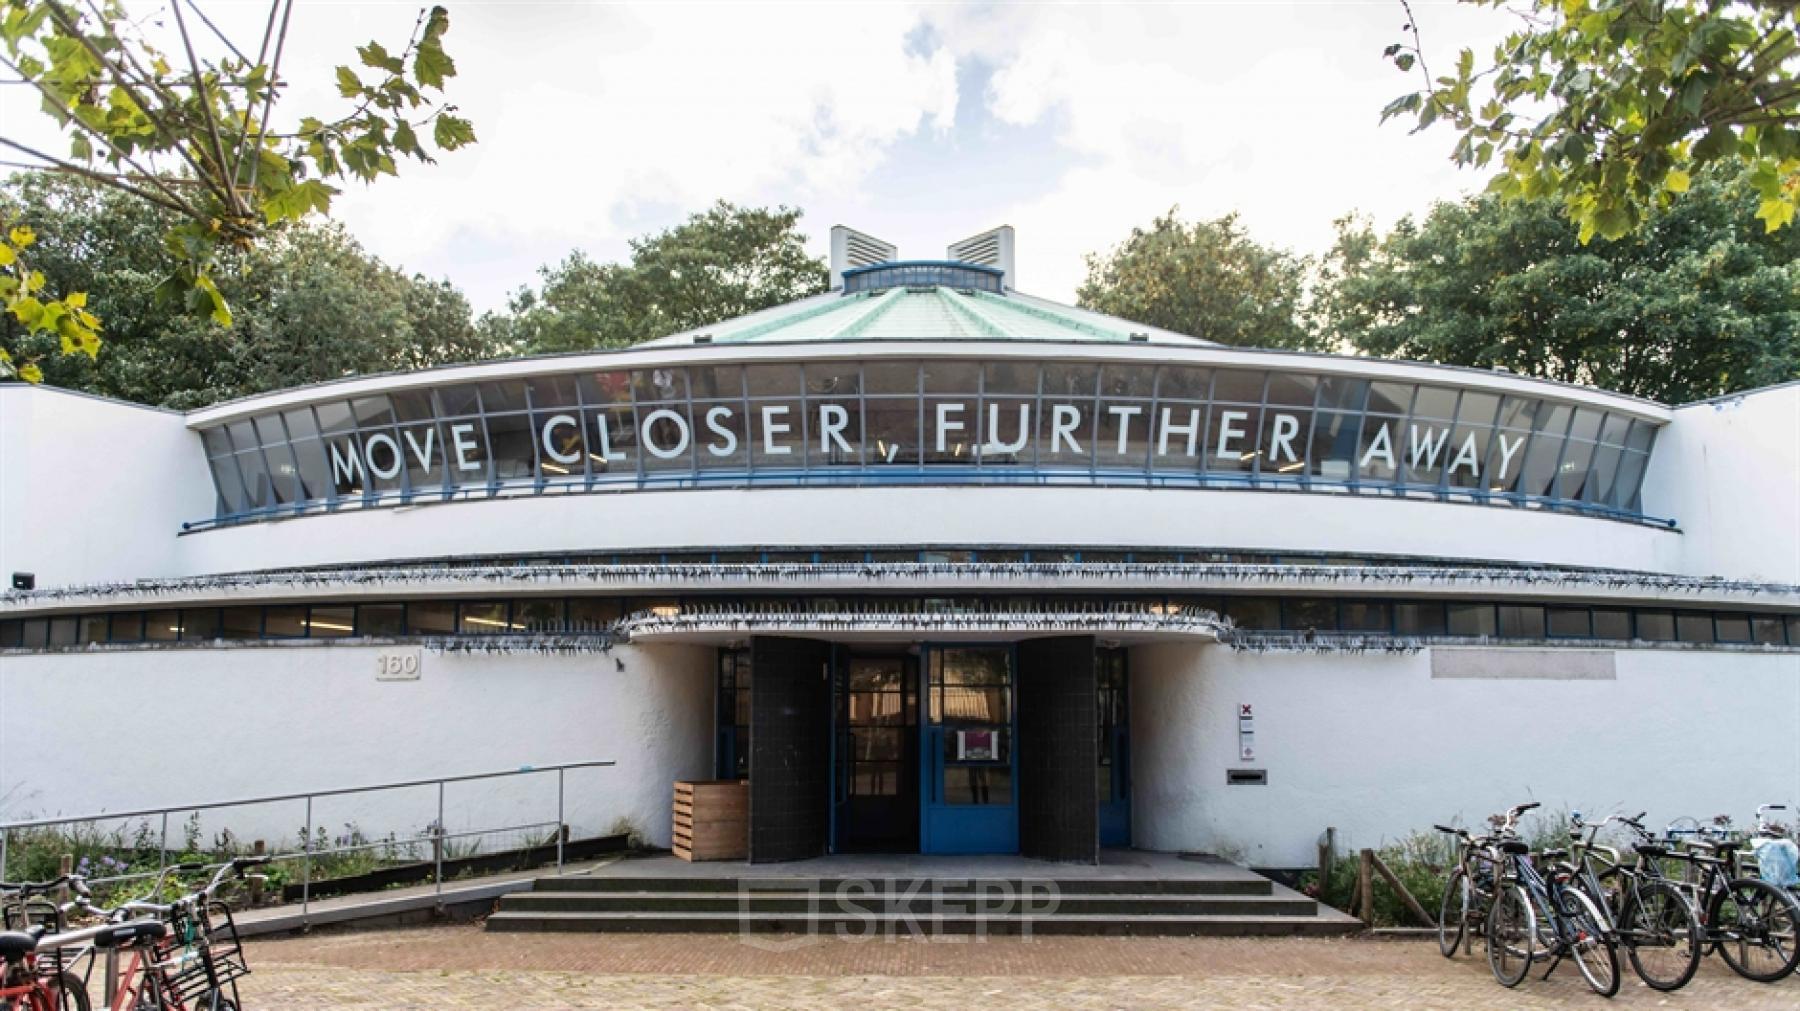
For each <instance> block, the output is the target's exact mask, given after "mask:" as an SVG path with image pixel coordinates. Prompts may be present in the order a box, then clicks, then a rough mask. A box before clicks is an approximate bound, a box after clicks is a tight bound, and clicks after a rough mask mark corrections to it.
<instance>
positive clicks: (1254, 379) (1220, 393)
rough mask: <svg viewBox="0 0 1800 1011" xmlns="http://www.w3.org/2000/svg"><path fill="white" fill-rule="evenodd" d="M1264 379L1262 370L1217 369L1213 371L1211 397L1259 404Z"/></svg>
mask: <svg viewBox="0 0 1800 1011" xmlns="http://www.w3.org/2000/svg"><path fill="white" fill-rule="evenodd" d="M1264 379H1265V375H1264V373H1262V372H1250V371H1246V370H1243V369H1219V370H1218V371H1216V372H1214V373H1213V390H1212V399H1213V400H1215V401H1221V402H1228V403H1234V404H1260V403H1262V396H1263V385H1264Z"/></svg>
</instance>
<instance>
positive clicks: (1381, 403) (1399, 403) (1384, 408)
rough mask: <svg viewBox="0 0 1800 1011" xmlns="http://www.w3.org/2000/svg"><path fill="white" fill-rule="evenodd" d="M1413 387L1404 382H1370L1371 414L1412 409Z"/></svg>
mask: <svg viewBox="0 0 1800 1011" xmlns="http://www.w3.org/2000/svg"><path fill="white" fill-rule="evenodd" d="M1412 399H1413V388H1412V386H1410V385H1409V384H1406V383H1370V384H1369V412H1370V413H1371V414H1405V413H1407V412H1408V411H1410V410H1411V409H1412Z"/></svg>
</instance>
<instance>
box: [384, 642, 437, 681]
mask: <svg viewBox="0 0 1800 1011" xmlns="http://www.w3.org/2000/svg"><path fill="white" fill-rule="evenodd" d="M424 666H425V652H424V650H420V649H384V650H382V651H381V652H379V653H377V654H375V680H377V681H417V680H419V674H420V672H421V671H422V670H423V669H424Z"/></svg>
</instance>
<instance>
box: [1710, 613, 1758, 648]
mask: <svg viewBox="0 0 1800 1011" xmlns="http://www.w3.org/2000/svg"><path fill="white" fill-rule="evenodd" d="M1713 632H1714V634H1715V635H1717V636H1718V639H1719V641H1720V642H1749V641H1750V616H1749V615H1747V614H1720V615H1715V616H1714V619H1713Z"/></svg>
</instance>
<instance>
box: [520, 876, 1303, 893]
mask: <svg viewBox="0 0 1800 1011" xmlns="http://www.w3.org/2000/svg"><path fill="white" fill-rule="evenodd" d="M1051 885H1054V886H1055V887H1056V889H1057V891H1058V893H1059V894H1062V895H1065V896H1067V895H1270V894H1272V889H1271V885H1270V882H1269V881H1268V880H1267V879H1266V878H1260V877H1243V878H1222V879H1191V878H1189V879H1181V878H1176V879H1168V878H1057V879H1052V878H917V877H878V878H842V877H829V878H808V877H799V876H784V875H746V876H720V877H700V876H695V877H673V876H670V877H626V876H622V875H610V874H604V875H594V876H591V877H557V878H539V879H537V881H535V882H534V883H533V885H532V888H533V890H535V891H553V892H605V893H614V894H634V893H646V892H731V893H734V894H735V893H736V892H737V891H738V890H739V889H740V888H750V889H754V890H756V891H766V890H773V889H776V888H780V887H786V886H792V888H793V889H795V890H805V889H812V890H816V891H817V892H818V893H819V894H821V895H835V894H837V893H838V892H839V891H840V890H843V889H846V888H850V889H857V888H861V889H867V888H870V887H873V888H876V889H880V890H882V891H888V890H893V891H897V892H906V891H907V890H909V889H920V890H936V891H940V892H944V893H952V892H968V891H973V890H974V889H975V888H977V887H981V888H984V889H987V890H989V891H992V890H996V889H1006V888H1010V889H1011V890H1012V893H1013V894H1015V895H1018V894H1024V893H1025V892H1026V891H1027V890H1028V889H1029V890H1031V891H1033V892H1034V893H1042V892H1043V891H1045V890H1047V889H1048V888H1049V887H1050V886H1051Z"/></svg>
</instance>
